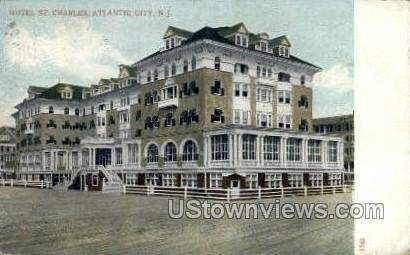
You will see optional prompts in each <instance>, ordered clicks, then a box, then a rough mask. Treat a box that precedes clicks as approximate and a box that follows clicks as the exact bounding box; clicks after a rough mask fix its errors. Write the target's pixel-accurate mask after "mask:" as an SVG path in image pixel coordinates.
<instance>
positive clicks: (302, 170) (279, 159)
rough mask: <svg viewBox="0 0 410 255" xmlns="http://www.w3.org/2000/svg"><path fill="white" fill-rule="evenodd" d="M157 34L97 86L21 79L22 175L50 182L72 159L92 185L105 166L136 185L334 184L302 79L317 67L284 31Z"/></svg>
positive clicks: (336, 166)
mask: <svg viewBox="0 0 410 255" xmlns="http://www.w3.org/2000/svg"><path fill="white" fill-rule="evenodd" d="M163 41H164V47H162V48H161V49H159V50H158V51H157V52H155V53H153V54H151V55H149V56H147V57H145V58H143V59H141V60H139V61H138V62H136V63H135V64H133V65H131V66H126V65H120V66H119V76H118V78H111V79H101V80H100V82H99V83H98V85H92V86H91V87H81V86H77V85H72V84H65V83H58V84H56V85H54V86H52V87H49V88H40V87H30V88H29V90H28V94H29V95H28V98H26V99H25V100H24V101H23V102H21V103H20V104H18V105H17V106H16V108H17V110H18V111H17V112H16V113H15V114H14V115H13V116H14V117H15V119H16V127H17V136H18V139H19V141H18V150H19V152H20V153H21V157H20V162H21V163H22V164H24V165H25V166H26V167H25V168H21V169H20V171H19V173H18V176H19V178H22V179H35V180H37V179H38V180H42V179H45V180H53V182H54V183H56V182H59V181H61V179H62V178H67V177H68V178H71V177H72V176H71V175H75V174H76V169H80V168H81V169H83V170H82V171H83V173H84V172H86V173H87V176H85V177H84V178H86V180H85V179H82V180H81V183H80V186H81V185H82V186H84V185H89V186H95V187H99V185H100V184H99V183H100V182H101V180H102V177H101V174H100V173H98V171H97V172H96V171H95V169H96V167H95V166H100V167H99V169H101V166H103V167H104V168H105V169H109V170H111V171H112V172H116V173H118V175H120V176H121V178H122V179H123V181H124V182H125V183H128V184H140V185H158V186H177V187H181V186H182V187H184V186H189V187H206V188H221V187H224V188H226V187H241V188H248V189H255V188H257V187H258V186H261V187H282V186H286V187H287V186H290V187H300V186H304V185H310V186H320V185H322V184H324V185H339V184H341V183H342V181H343V175H342V173H343V142H342V139H340V138H337V137H329V136H323V135H319V134H314V133H313V122H312V89H311V85H312V84H311V82H312V77H313V75H314V74H315V73H316V72H318V71H320V70H321V69H320V68H319V67H317V66H315V65H313V64H310V63H308V62H306V61H304V60H301V59H299V58H297V57H295V56H293V55H291V54H290V51H291V44H290V42H289V40H288V38H287V37H286V36H280V37H277V38H273V39H271V38H269V36H268V34H266V33H259V34H254V33H251V32H249V31H248V30H247V28H246V26H245V25H244V24H243V23H239V24H236V25H234V26H230V27H229V26H227V27H218V28H211V27H204V28H202V29H200V30H198V31H196V32H189V31H186V30H182V29H179V28H176V27H171V26H170V27H168V29H167V30H166V32H165V34H164V37H163ZM87 171H88V172H87ZM101 171H102V170H101ZM82 178H83V177H82ZM84 183H85V184H84ZM96 189H97V188H96Z"/></svg>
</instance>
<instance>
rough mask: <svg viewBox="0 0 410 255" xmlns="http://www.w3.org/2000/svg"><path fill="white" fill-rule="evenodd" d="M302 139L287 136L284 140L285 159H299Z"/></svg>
mask: <svg viewBox="0 0 410 255" xmlns="http://www.w3.org/2000/svg"><path fill="white" fill-rule="evenodd" d="M301 147H302V140H301V139H297V138H288V139H287V142H286V159H287V160H288V161H300V160H301Z"/></svg>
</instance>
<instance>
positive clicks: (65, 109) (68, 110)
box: [64, 107, 70, 115]
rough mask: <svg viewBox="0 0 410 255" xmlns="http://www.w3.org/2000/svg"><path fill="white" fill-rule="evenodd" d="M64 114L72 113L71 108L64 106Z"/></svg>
mask: <svg viewBox="0 0 410 255" xmlns="http://www.w3.org/2000/svg"><path fill="white" fill-rule="evenodd" d="M64 114H65V115H68V114H70V109H69V108H68V107H66V108H64Z"/></svg>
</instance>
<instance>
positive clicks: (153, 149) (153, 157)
mask: <svg viewBox="0 0 410 255" xmlns="http://www.w3.org/2000/svg"><path fill="white" fill-rule="evenodd" d="M147 162H148V163H154V162H158V146H156V145H155V144H151V145H150V146H149V147H148V151H147Z"/></svg>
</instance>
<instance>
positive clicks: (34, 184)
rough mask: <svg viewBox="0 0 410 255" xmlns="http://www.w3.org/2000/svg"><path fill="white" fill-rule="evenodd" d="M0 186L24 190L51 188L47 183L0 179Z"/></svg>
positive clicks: (50, 184)
mask: <svg viewBox="0 0 410 255" xmlns="http://www.w3.org/2000/svg"><path fill="white" fill-rule="evenodd" d="M0 186H3V187H4V186H10V187H17V186H20V187H25V188H41V189H45V188H51V187H52V183H51V182H48V181H25V180H14V179H0Z"/></svg>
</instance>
